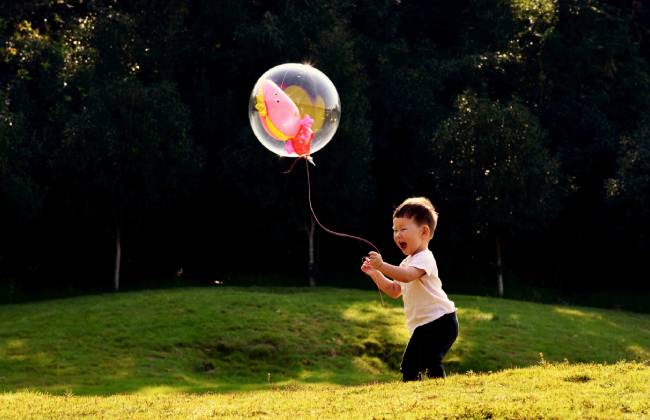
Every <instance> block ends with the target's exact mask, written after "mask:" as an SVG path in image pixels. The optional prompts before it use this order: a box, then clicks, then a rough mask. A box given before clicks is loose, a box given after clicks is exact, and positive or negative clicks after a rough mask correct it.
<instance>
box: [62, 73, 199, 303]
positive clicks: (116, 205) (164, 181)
mask: <svg viewBox="0 0 650 420" xmlns="http://www.w3.org/2000/svg"><path fill="white" fill-rule="evenodd" d="M188 134H189V115H188V112H187V109H186V108H185V106H184V105H183V103H182V102H181V100H180V98H179V96H178V93H177V92H176V90H175V88H174V87H173V86H172V85H170V84H168V83H158V84H153V85H150V86H145V85H143V84H142V83H140V82H138V81H137V80H131V79H126V80H117V81H110V82H108V83H106V84H105V85H100V86H97V87H93V88H92V89H91V90H90V92H89V94H88V97H87V99H86V102H85V105H84V107H83V110H82V111H81V112H80V113H79V114H77V115H74V116H73V117H72V118H71V119H70V121H69V122H68V124H67V125H66V130H65V139H64V142H63V145H62V147H61V149H60V150H59V157H60V159H61V162H62V164H63V167H64V171H65V172H66V174H68V175H69V180H68V185H69V187H70V188H72V190H71V193H72V194H73V195H74V197H75V200H77V202H78V203H79V205H83V206H85V207H86V208H88V209H89V211H90V212H91V213H92V214H96V215H100V217H102V218H103V219H104V220H105V221H106V222H107V225H108V227H109V228H110V229H111V231H112V233H113V237H114V240H115V250H116V252H115V271H114V283H113V285H114V290H116V291H117V290H119V287H120V264H121V249H122V238H123V230H124V227H125V226H128V225H129V224H130V223H131V224H132V223H134V222H136V221H138V220H142V217H144V216H145V215H147V214H150V213H151V212H155V211H156V210H157V209H158V208H159V207H160V206H163V207H164V206H165V204H166V203H169V202H170V201H172V200H174V198H175V194H178V193H180V192H181V191H182V189H183V181H184V180H185V179H187V177H188V176H190V175H192V174H193V173H194V172H195V171H196V170H197V169H198V168H199V167H200V161H199V155H198V154H197V151H196V149H195V148H194V146H193V144H192V142H191V140H190V137H189V135H188ZM147 212H149V213H147Z"/></svg>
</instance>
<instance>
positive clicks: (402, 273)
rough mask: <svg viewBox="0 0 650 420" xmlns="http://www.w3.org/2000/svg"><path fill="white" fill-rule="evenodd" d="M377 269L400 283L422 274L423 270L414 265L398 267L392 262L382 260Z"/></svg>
mask: <svg viewBox="0 0 650 420" xmlns="http://www.w3.org/2000/svg"><path fill="white" fill-rule="evenodd" d="M377 270H379V271H381V272H382V273H383V274H385V275H386V276H388V277H390V278H392V279H395V280H397V281H401V282H402V283H409V282H412V281H413V280H417V279H419V278H420V277H422V276H424V274H425V271H424V270H422V269H421V268H415V267H398V266H396V265H393V264H388V263H387V262H383V263H382V264H381V265H380V266H379V268H377Z"/></svg>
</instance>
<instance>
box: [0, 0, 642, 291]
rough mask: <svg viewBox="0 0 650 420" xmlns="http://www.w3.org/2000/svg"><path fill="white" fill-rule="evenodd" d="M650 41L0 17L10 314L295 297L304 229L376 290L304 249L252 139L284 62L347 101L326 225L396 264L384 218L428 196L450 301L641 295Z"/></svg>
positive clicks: (328, 275)
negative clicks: (196, 287)
mask: <svg viewBox="0 0 650 420" xmlns="http://www.w3.org/2000/svg"><path fill="white" fill-rule="evenodd" d="M649 23H650V4H649V3H648V2H644V1H615V0H607V1H605V0H601V1H596V0H559V1H552V0H511V1H485V0H455V1H435V0H418V1H414V0H402V1H395V0H393V1H388V0H385V1H382V0H374V1H371V0H360V1H353V0H333V1H328V2H319V1H309V0H304V1H289V0H277V1H228V0H222V1H191V0H184V1H182V0H176V1H174V0H168V1H164V0H160V1H141V0H129V1H118V0H112V1H108V0H106V1H99V0H97V1H89V0H85V1H84V0H28V1H22V2H2V3H1V5H0V37H1V39H0V55H1V60H0V88H1V90H0V99H1V101H0V299H1V300H3V301H18V300H21V299H25V298H33V297H38V296H42V295H52V294H69V293H85V292H91V291H102V290H111V289H113V288H115V287H116V281H117V280H118V278H117V276H116V272H119V274H120V277H119V287H120V288H135V287H152V286H157V285H161V284H166V285H168V284H188V283H206V284H207V283H213V282H214V281H215V280H219V281H223V282H225V283H227V284H250V283H257V284H267V283H269V282H282V283H285V284H286V283H290V282H293V283H294V284H307V271H308V261H309V258H308V257H309V253H308V250H309V242H310V233H311V232H313V236H312V237H311V238H313V239H314V244H315V252H316V264H317V265H316V267H315V273H316V280H317V282H318V283H319V284H321V285H337V286H340V285H348V286H353V287H363V286H365V287H369V286H370V285H369V284H368V283H369V282H368V280H367V279H366V278H365V277H364V276H363V275H362V274H361V273H360V272H359V271H358V268H359V265H360V257H361V256H362V255H363V254H364V253H366V252H367V251H368V249H366V247H365V246H364V245H363V244H360V243H356V242H354V241H351V240H348V239H341V238H337V237H332V236H328V235H327V234H326V233H324V232H321V231H319V230H315V231H313V230H312V228H313V227H314V226H313V221H312V220H311V217H310V213H309V207H308V203H307V189H306V176H305V172H304V167H303V166H302V164H300V165H297V166H296V169H294V170H293V172H291V173H290V174H283V172H284V171H285V170H287V169H288V167H289V166H290V164H291V163H292V160H291V159H286V158H285V159H280V158H278V157H277V156H274V155H272V153H270V152H269V151H268V150H266V149H265V148H264V147H262V146H261V145H260V144H259V142H258V141H257V140H256V139H255V137H254V136H253V133H252V131H251V129H250V127H249V123H248V116H247V114H246V109H247V107H248V101H249V95H250V94H251V90H252V87H253V85H254V83H255V82H256V80H257V79H258V78H259V77H260V76H261V74H262V73H264V72H265V71H266V70H268V69H269V68H271V67H273V66H275V65H278V64H282V63H286V62H310V63H312V64H313V65H314V66H315V67H317V68H318V69H320V70H322V71H323V72H324V73H325V74H327V75H328V77H329V78H330V79H331V80H332V81H333V82H334V84H335V85H336V87H337V90H338V92H339V95H340V97H341V104H342V119H341V126H340V127H339V130H338V132H337V134H336V136H335V137H334V139H333V140H332V142H331V143H330V144H329V145H328V146H327V147H326V148H324V149H323V150H322V151H320V152H318V154H316V155H315V156H314V158H315V160H316V165H317V166H316V167H314V168H312V171H311V176H312V182H313V199H314V207H315V209H316V211H317V213H318V216H319V218H320V219H321V221H322V222H323V223H325V224H326V225H327V226H329V227H330V228H332V229H335V230H339V231H343V232H349V233H352V234H357V235H361V236H363V237H365V238H367V239H369V240H371V241H373V242H375V243H376V244H377V245H379V247H380V248H381V249H382V251H383V253H384V255H385V258H386V259H388V260H390V261H392V262H398V261H399V259H400V258H401V256H400V255H399V254H398V252H397V251H396V248H395V246H394V245H393V244H392V232H391V219H390V215H391V212H392V210H393V208H394V206H395V205H397V204H399V202H400V201H401V200H402V199H404V198H406V197H407V196H412V195H426V196H428V197H429V198H431V199H432V201H433V202H434V203H435V204H436V205H437V207H438V210H439V213H440V224H439V229H438V231H437V232H436V238H435V240H434V241H433V242H432V248H433V251H434V253H435V254H436V256H437V258H438V262H439V267H440V270H441V275H442V278H443V281H445V285H446V288H447V289H448V290H449V291H451V292H465V293H491V294H496V293H498V291H499V288H500V287H503V288H504V289H503V290H504V291H505V295H506V296H515V295H517V294H520V295H526V296H531V293H534V292H532V291H535V290H553V291H554V293H558V294H559V295H571V294H591V293H598V292H605V293H609V292H617V293H618V292H627V293H631V294H634V293H642V292H648V291H649V290H650V286H649V285H648V283H647V282H646V281H645V280H646V278H647V275H646V274H645V272H646V270H645V266H644V263H645V260H646V259H647V258H648V257H649V256H650V253H649V252H648V251H649V250H650V244H649V240H650V222H649V220H650V163H649V162H650V117H649V115H648V110H649V109H650V107H649V104H650V24H649ZM278 279H283V280H278ZM288 279H294V280H291V281H290V280H288ZM501 282H502V285H500V283H501ZM535 293H538V292H535ZM533 297H534V296H533Z"/></svg>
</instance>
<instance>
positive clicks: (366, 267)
mask: <svg viewBox="0 0 650 420" xmlns="http://www.w3.org/2000/svg"><path fill="white" fill-rule="evenodd" d="M361 271H363V272H364V273H366V274H367V275H369V276H370V275H372V274H373V273H374V272H375V271H376V270H375V269H374V268H372V266H371V265H370V262H369V260H368V257H365V258H364V259H363V262H362V263H361Z"/></svg>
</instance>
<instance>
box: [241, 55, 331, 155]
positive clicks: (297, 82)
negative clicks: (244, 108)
mask: <svg viewBox="0 0 650 420" xmlns="http://www.w3.org/2000/svg"><path fill="white" fill-rule="evenodd" d="M248 118H249V120H250V123H251V127H252V128H253V133H255V137H257V139H258V140H259V141H260V143H262V145H264V147H266V148H267V149H269V150H270V151H272V152H273V153H276V154H278V155H280V156H286V157H298V156H306V157H309V156H310V155H312V154H314V153H316V152H317V151H319V150H320V149H322V148H323V147H325V145H326V144H327V143H329V141H330V140H332V137H334V133H336V129H337V128H338V126H339V121H340V119H341V102H340V100H339V94H338V92H337V91H336V88H335V87H334V84H333V83H332V81H331V80H330V79H329V78H328V77H327V76H325V74H323V73H322V72H321V71H320V70H318V69H316V68H314V67H312V66H310V65H307V64H297V63H287V64H282V65H279V66H276V67H273V68H272V69H270V70H269V71H267V72H266V73H264V74H263V75H262V77H260V78H259V79H258V81H257V83H255V87H254V88H253V92H252V93H251V97H250V100H249V103H248Z"/></svg>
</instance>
